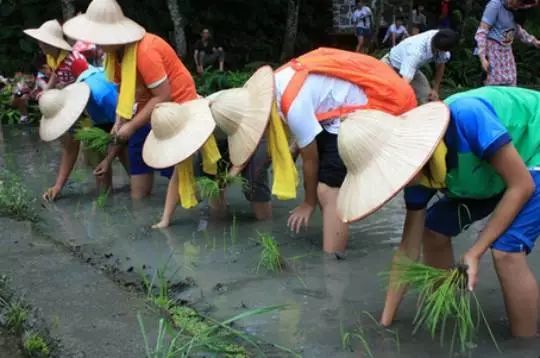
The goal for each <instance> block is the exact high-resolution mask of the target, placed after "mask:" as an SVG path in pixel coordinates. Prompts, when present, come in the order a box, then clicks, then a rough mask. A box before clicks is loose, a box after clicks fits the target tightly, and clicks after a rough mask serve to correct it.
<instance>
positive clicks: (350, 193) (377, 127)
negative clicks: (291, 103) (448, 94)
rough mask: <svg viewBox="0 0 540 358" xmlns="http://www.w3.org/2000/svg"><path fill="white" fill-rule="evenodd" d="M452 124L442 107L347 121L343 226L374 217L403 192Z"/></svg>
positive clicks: (341, 140)
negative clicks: (372, 215)
mask: <svg viewBox="0 0 540 358" xmlns="http://www.w3.org/2000/svg"><path fill="white" fill-rule="evenodd" d="M449 120H450V112H449V110H448V107H446V105H445V104H444V103H442V102H433V103H429V104H425V105H423V106H421V107H418V108H416V109H414V110H412V111H410V112H407V113H406V114H404V115H402V116H399V117H396V116H393V115H390V114H387V113H384V112H380V111H374V110H361V111H357V112H354V113H352V114H350V115H349V116H347V117H346V119H345V120H344V121H343V122H342V123H341V126H340V128H339V134H338V148H339V154H340V156H341V159H342V160H343V162H344V163H345V166H346V167H347V176H346V177H345V181H344V182H343V185H342V186H341V188H340V190H339V195H338V203H337V206H338V215H339V217H340V218H341V219H342V220H343V222H352V221H356V220H360V219H362V218H364V217H366V216H368V215H370V214H372V213H373V212H375V211H376V210H378V209H379V208H380V207H382V206H383V205H384V204H385V203H386V202H387V201H389V200H390V199H392V197H394V196H395V195H396V194H397V193H399V192H400V191H401V189H403V188H404V187H405V186H406V185H407V184H408V183H409V182H410V181H411V180H412V179H413V178H414V177H415V176H416V175H417V174H418V173H419V172H420V170H421V169H422V167H423V166H424V165H425V164H426V163H427V162H428V160H429V159H430V158H431V156H432V154H433V152H434V151H435V148H436V146H437V145H438V143H439V142H440V141H441V139H442V138H443V136H444V134H445V132H446V129H447V127H448V122H449Z"/></svg>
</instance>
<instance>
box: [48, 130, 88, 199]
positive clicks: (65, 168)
mask: <svg viewBox="0 0 540 358" xmlns="http://www.w3.org/2000/svg"><path fill="white" fill-rule="evenodd" d="M79 147H80V142H79V141H77V140H75V139H74V138H73V137H72V136H71V135H69V134H68V135H66V136H65V137H64V138H63V139H62V159H61V160H60V168H58V174H57V175H56V182H55V183H54V186H53V187H52V188H49V189H48V190H47V192H45V193H44V194H43V199H44V200H47V201H54V200H55V199H56V197H57V196H58V194H60V192H61V191H62V188H63V187H64V185H65V184H66V182H67V180H68V178H69V175H70V174H71V171H72V170H73V167H74V166H75V163H76V162H77V157H78V156H79Z"/></svg>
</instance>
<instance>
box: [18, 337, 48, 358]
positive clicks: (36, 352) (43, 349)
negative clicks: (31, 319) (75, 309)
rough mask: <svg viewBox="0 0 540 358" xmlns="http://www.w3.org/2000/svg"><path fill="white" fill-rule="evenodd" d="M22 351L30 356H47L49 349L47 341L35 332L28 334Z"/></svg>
mask: <svg viewBox="0 0 540 358" xmlns="http://www.w3.org/2000/svg"><path fill="white" fill-rule="evenodd" d="M23 347H24V351H25V352H26V354H28V355H29V356H30V357H49V355H50V350H49V346H48V345H47V342H45V340H44V339H43V337H41V336H40V335H38V334H36V333H32V334H30V335H29V336H28V337H26V339H25V340H24V343H23Z"/></svg>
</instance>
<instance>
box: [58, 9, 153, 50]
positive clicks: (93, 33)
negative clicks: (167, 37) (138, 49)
mask: <svg viewBox="0 0 540 358" xmlns="http://www.w3.org/2000/svg"><path fill="white" fill-rule="evenodd" d="M63 29H64V33H65V34H66V36H68V37H70V38H72V39H76V40H82V41H86V42H90V43H94V44H96V45H125V44H128V43H133V42H137V41H140V40H141V39H142V38H143V37H144V35H145V34H146V30H145V29H144V27H142V26H141V25H139V24H137V23H136V22H135V21H133V20H130V19H128V18H124V19H123V20H122V21H119V22H117V23H114V24H106V23H97V22H94V21H92V20H90V19H88V17H87V16H86V15H85V14H82V15H79V16H76V17H74V18H72V19H71V20H68V21H67V22H66V23H65V24H64V26H63Z"/></svg>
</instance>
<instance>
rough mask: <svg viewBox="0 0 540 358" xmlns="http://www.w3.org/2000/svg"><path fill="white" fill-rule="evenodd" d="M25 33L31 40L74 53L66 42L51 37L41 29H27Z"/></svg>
mask: <svg viewBox="0 0 540 358" xmlns="http://www.w3.org/2000/svg"><path fill="white" fill-rule="evenodd" d="M23 32H24V33H25V34H26V35H28V36H30V37H31V38H33V39H35V40H38V41H40V42H43V43H45V44H47V45H49V46H52V47H54V48H59V49H62V50H66V51H72V47H71V46H70V44H69V43H68V42H67V41H66V40H64V39H59V38H56V37H54V36H51V35H49V34H47V33H44V32H43V31H41V30H40V29H27V30H24V31H23Z"/></svg>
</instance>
